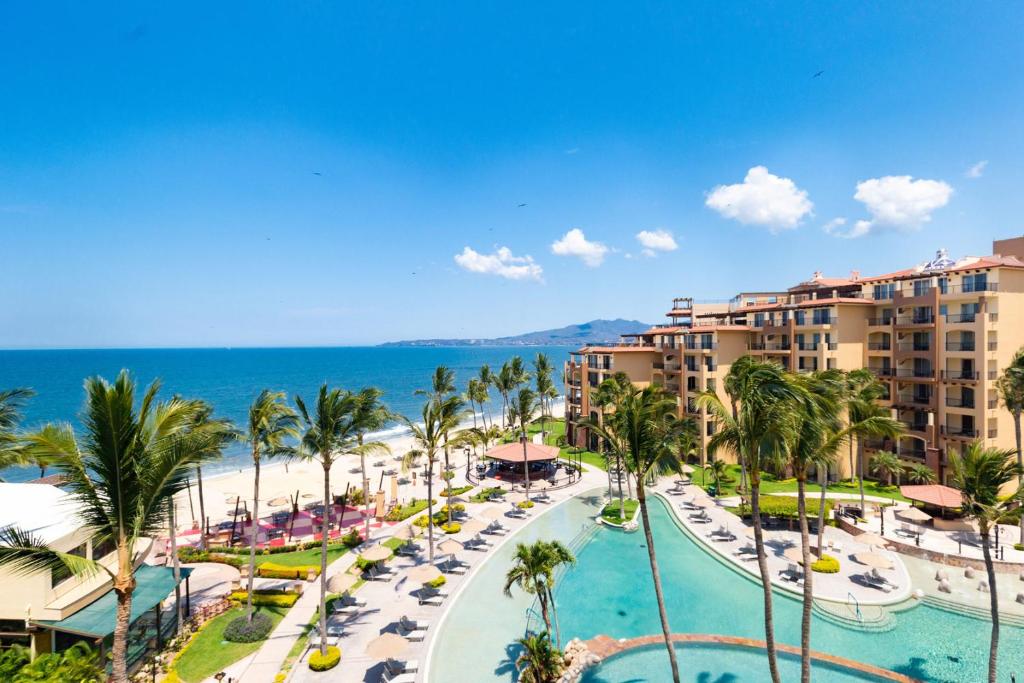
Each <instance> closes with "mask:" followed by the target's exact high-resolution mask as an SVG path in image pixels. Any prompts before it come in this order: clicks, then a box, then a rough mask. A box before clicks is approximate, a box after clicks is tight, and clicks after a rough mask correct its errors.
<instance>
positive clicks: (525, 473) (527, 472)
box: [523, 420, 530, 502]
mask: <svg viewBox="0 0 1024 683" xmlns="http://www.w3.org/2000/svg"><path fill="white" fill-rule="evenodd" d="M523 476H524V477H526V481H525V482H523V486H524V487H525V488H526V502H530V461H529V460H527V459H526V422H525V420H524V421H523Z"/></svg>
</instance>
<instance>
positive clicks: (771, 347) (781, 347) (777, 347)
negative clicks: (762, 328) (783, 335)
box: [764, 342, 793, 351]
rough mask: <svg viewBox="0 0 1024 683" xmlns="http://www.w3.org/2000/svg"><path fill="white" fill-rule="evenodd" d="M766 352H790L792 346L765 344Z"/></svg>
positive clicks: (786, 344) (787, 344)
mask: <svg viewBox="0 0 1024 683" xmlns="http://www.w3.org/2000/svg"><path fill="white" fill-rule="evenodd" d="M764 348H765V351H789V350H790V349H791V348H793V347H792V346H790V344H789V343H788V342H787V343H785V344H765V345H764Z"/></svg>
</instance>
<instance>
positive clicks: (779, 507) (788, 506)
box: [739, 496, 833, 519]
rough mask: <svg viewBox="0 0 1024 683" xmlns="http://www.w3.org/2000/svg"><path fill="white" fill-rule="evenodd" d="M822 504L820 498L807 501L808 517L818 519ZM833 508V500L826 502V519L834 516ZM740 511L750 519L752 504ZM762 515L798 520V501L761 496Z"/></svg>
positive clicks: (788, 497)
mask: <svg viewBox="0 0 1024 683" xmlns="http://www.w3.org/2000/svg"><path fill="white" fill-rule="evenodd" d="M820 503H821V499H819V498H808V499H807V516H808V517H816V516H817V515H818V506H819V505H820ZM832 506H833V502H832V501H831V500H826V501H825V518H826V519H829V518H830V517H831V516H832ZM739 511H740V514H741V515H742V516H743V517H750V504H749V503H748V504H745V505H741V506H740V508H739ZM761 514H762V515H771V516H773V517H784V518H788V519H797V517H798V514H797V499H796V498H795V497H790V496H761Z"/></svg>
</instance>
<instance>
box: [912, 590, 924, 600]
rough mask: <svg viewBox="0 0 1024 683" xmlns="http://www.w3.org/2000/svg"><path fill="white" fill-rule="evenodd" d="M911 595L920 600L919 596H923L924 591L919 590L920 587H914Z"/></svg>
mask: <svg viewBox="0 0 1024 683" xmlns="http://www.w3.org/2000/svg"><path fill="white" fill-rule="evenodd" d="M913 596H914V598H915V599H917V600H920V599H921V598H923V597H924V591H923V590H921V589H920V588H916V589H914V593H913Z"/></svg>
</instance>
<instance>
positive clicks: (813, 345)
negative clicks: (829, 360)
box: [796, 342, 818, 351]
mask: <svg viewBox="0 0 1024 683" xmlns="http://www.w3.org/2000/svg"><path fill="white" fill-rule="evenodd" d="M796 348H797V351H817V350H818V342H797V345H796Z"/></svg>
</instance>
